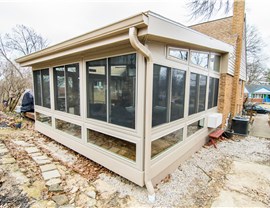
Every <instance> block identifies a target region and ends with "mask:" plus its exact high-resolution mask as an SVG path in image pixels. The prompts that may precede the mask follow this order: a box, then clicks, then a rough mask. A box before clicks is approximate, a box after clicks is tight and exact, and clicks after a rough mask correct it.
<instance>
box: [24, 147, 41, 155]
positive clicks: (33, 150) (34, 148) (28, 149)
mask: <svg viewBox="0 0 270 208" xmlns="http://www.w3.org/2000/svg"><path fill="white" fill-rule="evenodd" d="M25 151H26V152H27V153H28V154H31V153H35V152H39V149H38V148H36V147H28V148H25Z"/></svg>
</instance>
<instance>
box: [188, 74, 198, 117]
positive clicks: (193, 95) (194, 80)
mask: <svg viewBox="0 0 270 208" xmlns="http://www.w3.org/2000/svg"><path fill="white" fill-rule="evenodd" d="M199 76H200V75H199V74H195V73H190V88H189V110H188V115H191V114H194V113H197V103H198V85H199V83H198V82H199V81H198V80H199Z"/></svg>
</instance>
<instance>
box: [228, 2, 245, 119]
mask: <svg viewBox="0 0 270 208" xmlns="http://www.w3.org/2000/svg"><path fill="white" fill-rule="evenodd" d="M244 25H245V0H234V4H233V22H232V35H233V36H236V38H237V39H236V57H235V69H234V77H233V88H232V100H231V113H232V116H235V115H237V114H238V113H240V112H241V110H242V105H243V103H242V102H243V98H241V93H240V91H241V90H242V88H243V83H242V82H241V81H240V66H241V54H242V48H243V41H244V38H243V32H244V29H245V27H244ZM239 111H240V112H239Z"/></svg>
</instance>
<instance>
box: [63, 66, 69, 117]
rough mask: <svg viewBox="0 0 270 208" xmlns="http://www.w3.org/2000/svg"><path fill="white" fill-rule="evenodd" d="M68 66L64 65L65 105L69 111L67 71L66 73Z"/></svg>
mask: <svg viewBox="0 0 270 208" xmlns="http://www.w3.org/2000/svg"><path fill="white" fill-rule="evenodd" d="M66 70H67V68H66V66H64V80H65V107H66V112H67V113H68V101H67V73H66Z"/></svg>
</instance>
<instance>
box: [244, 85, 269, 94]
mask: <svg viewBox="0 0 270 208" xmlns="http://www.w3.org/2000/svg"><path fill="white" fill-rule="evenodd" d="M245 88H246V90H247V91H248V93H250V94H253V93H255V92H256V91H257V92H262V91H261V90H264V91H265V90H266V92H267V91H268V92H270V85H246V86H245Z"/></svg>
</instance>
